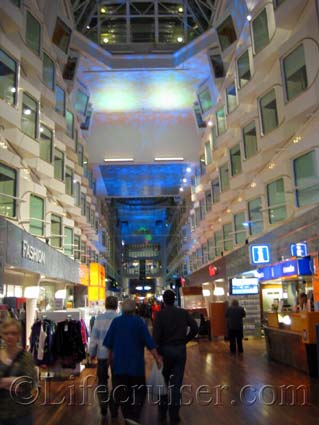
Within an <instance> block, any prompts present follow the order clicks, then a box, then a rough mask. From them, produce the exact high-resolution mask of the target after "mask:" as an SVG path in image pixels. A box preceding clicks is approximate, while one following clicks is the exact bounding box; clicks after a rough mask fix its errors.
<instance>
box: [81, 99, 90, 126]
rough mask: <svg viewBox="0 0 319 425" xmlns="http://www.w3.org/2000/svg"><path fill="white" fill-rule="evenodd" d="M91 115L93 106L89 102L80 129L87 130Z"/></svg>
mask: <svg viewBox="0 0 319 425" xmlns="http://www.w3.org/2000/svg"><path fill="white" fill-rule="evenodd" d="M92 116H93V107H92V104H91V103H89V104H88V107H87V111H86V115H85V120H84V122H82V123H81V126H80V127H81V130H85V131H88V130H89V128H90V125H91V120H92Z"/></svg>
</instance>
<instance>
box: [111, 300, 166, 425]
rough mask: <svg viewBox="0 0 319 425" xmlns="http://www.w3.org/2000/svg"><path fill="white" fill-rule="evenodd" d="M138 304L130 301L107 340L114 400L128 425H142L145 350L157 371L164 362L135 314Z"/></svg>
mask: <svg viewBox="0 0 319 425" xmlns="http://www.w3.org/2000/svg"><path fill="white" fill-rule="evenodd" d="M135 311H136V304H135V301H133V300H130V299H127V300H125V301H124V302H123V305H122V316H120V317H117V318H115V319H114V320H113V322H112V323H111V326H110V328H109V330H108V332H107V334H106V337H105V339H104V343H103V344H104V346H105V347H106V348H107V349H108V353H109V363H110V364H111V367H112V385H113V390H112V397H113V398H114V399H115V402H116V403H117V404H119V405H120V407H121V410H122V413H123V416H124V418H125V423H126V424H127V425H136V424H138V423H139V419H140V415H141V412H142V407H143V404H144V400H145V396H146V382H145V362H144V348H145V347H147V348H148V350H149V351H150V353H151V354H152V356H153V357H154V359H155V361H156V363H157V366H158V368H159V369H160V368H161V366H162V359H161V357H160V356H159V355H158V353H157V351H156V348H155V343H154V340H153V338H152V337H151V335H150V333H149V331H148V329H147V326H146V324H145V322H144V320H143V319H141V318H140V317H139V316H137V315H136V314H135Z"/></svg>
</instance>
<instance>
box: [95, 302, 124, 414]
mask: <svg viewBox="0 0 319 425" xmlns="http://www.w3.org/2000/svg"><path fill="white" fill-rule="evenodd" d="M117 306H118V301H117V298H116V297H111V296H110V297H107V298H106V300H105V308H106V312H105V313H103V314H100V315H99V316H97V317H96V319H95V321H94V326H93V329H92V332H91V337H90V345H89V354H90V357H91V358H93V359H94V358H95V357H97V379H98V391H97V395H98V398H99V404H100V409H101V415H102V416H103V417H104V418H106V415H107V403H108V400H109V395H108V387H107V381H108V368H109V361H108V352H107V348H106V347H104V345H103V341H104V339H105V335H106V333H107V331H108V329H109V327H110V325H111V323H112V320H113V319H114V318H115V317H117V316H118V314H117V313H116V310H117ZM109 408H110V411H111V416H112V418H115V417H116V416H117V411H118V407H117V406H116V405H115V404H114V403H113V400H112V398H110V403H109Z"/></svg>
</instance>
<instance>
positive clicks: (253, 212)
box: [248, 198, 264, 235]
mask: <svg viewBox="0 0 319 425" xmlns="http://www.w3.org/2000/svg"><path fill="white" fill-rule="evenodd" d="M248 220H249V221H248V224H249V234H250V235H258V234H259V233H262V232H263V231H264V220H263V213H262V205H261V198H256V199H252V200H251V201H249V202H248Z"/></svg>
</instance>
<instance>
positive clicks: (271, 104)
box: [259, 89, 278, 134]
mask: <svg viewBox="0 0 319 425" xmlns="http://www.w3.org/2000/svg"><path fill="white" fill-rule="evenodd" d="M259 105H260V114H261V123H262V132H263V134H267V133H269V132H270V131H272V130H274V129H275V128H277V127H278V114H277V101H276V92H275V89H272V90H271V91H270V92H268V93H267V94H265V95H264V96H263V97H261V98H260V99H259Z"/></svg>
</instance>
